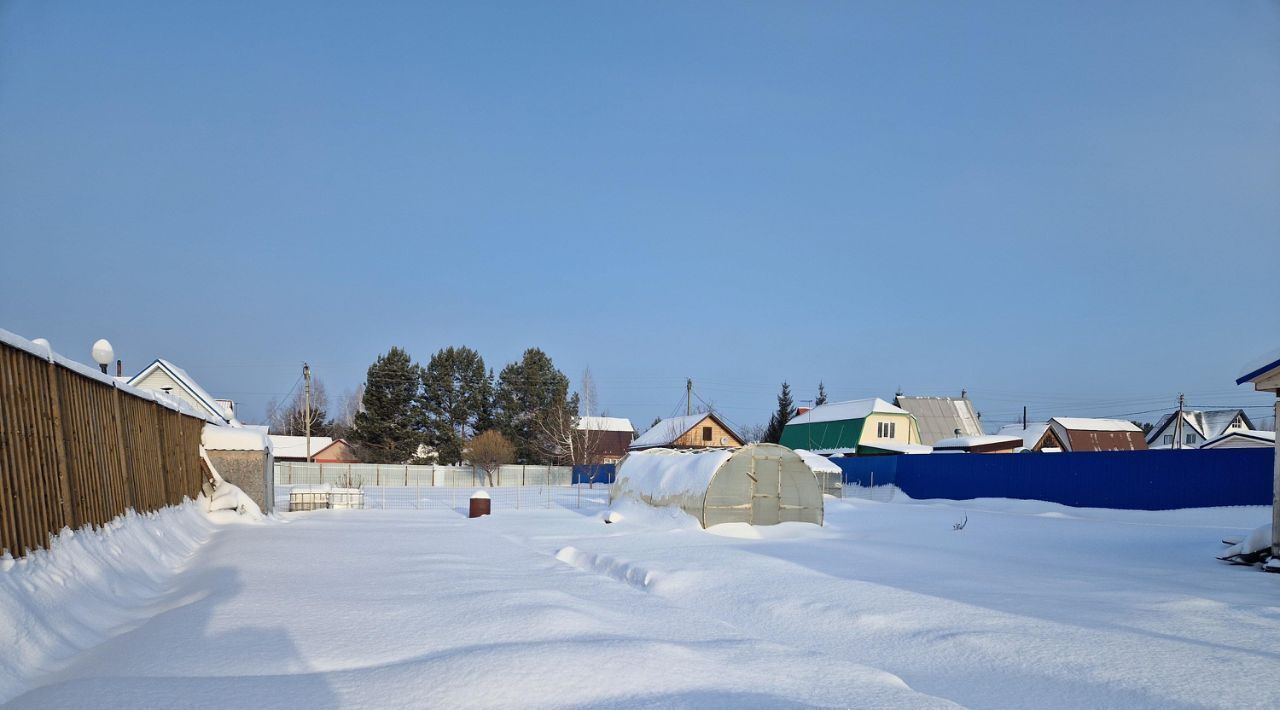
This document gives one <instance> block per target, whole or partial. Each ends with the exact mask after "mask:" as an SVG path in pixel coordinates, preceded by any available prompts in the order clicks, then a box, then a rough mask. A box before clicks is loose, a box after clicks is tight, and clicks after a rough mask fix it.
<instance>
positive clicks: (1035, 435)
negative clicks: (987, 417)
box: [999, 422, 1049, 449]
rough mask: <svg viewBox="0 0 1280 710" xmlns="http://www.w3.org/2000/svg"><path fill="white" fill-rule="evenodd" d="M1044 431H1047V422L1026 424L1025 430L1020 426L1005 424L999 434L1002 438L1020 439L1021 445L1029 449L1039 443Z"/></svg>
mask: <svg viewBox="0 0 1280 710" xmlns="http://www.w3.org/2000/svg"><path fill="white" fill-rule="evenodd" d="M1046 431H1049V423H1048V422H1028V423H1027V428H1026V429H1023V428H1022V425H1021V424H1005V425H1004V426H1002V427H1000V432H999V433H1000V434H1001V435H1002V436H1020V437H1022V445H1023V446H1025V447H1026V448H1028V449H1029V448H1031V447H1033V446H1035V445H1036V444H1037V443H1039V441H1040V439H1042V438H1043V437H1044V433H1045V432H1046Z"/></svg>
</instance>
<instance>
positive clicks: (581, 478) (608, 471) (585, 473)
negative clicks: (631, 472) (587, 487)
mask: <svg viewBox="0 0 1280 710" xmlns="http://www.w3.org/2000/svg"><path fill="white" fill-rule="evenodd" d="M616 473H617V466H615V465H614V464H611V463H602V464H596V465H594V466H574V467H573V482H574V483H603V484H606V485H607V484H610V483H613V478H614V475H615V474H616Z"/></svg>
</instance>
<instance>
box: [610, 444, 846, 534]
mask: <svg viewBox="0 0 1280 710" xmlns="http://www.w3.org/2000/svg"><path fill="white" fill-rule="evenodd" d="M609 497H610V499H611V500H618V499H619V498H631V499H634V500H638V501H641V502H644V503H648V504H649V505H653V506H658V507H678V508H680V509H681V510H683V511H685V512H686V513H688V514H690V515H692V516H693V517H695V518H697V520H698V522H699V523H700V524H701V525H702V526H703V527H710V526H712V525H717V524H720V523H750V524H753V525H773V524H776V523H781V522H808V523H815V524H818V525H821V524H822V487H821V486H820V485H819V483H818V478H817V476H815V475H814V472H813V470H812V469H810V468H809V466H808V464H806V463H805V461H804V459H803V458H801V457H800V455H799V454H797V453H796V452H794V451H792V450H791V449H788V448H786V447H785V446H778V445H777V444H749V445H747V446H744V447H741V448H738V449H710V450H701V451H672V450H670V449H650V450H647V451H635V452H632V453H630V454H628V455H627V456H625V457H623V459H622V461H620V462H619V463H618V474H617V479H616V481H615V483H614V484H613V487H612V488H611V489H610V491H609Z"/></svg>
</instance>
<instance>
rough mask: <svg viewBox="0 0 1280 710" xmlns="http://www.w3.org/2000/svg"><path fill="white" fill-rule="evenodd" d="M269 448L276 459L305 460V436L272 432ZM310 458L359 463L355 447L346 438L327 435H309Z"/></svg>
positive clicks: (319, 461)
mask: <svg viewBox="0 0 1280 710" xmlns="http://www.w3.org/2000/svg"><path fill="white" fill-rule="evenodd" d="M271 449H272V451H273V452H274V454H275V457H276V461H280V462H290V461H292V462H303V461H306V460H307V437H305V436H285V435H282V434H272V435H271ZM311 460H312V462H314V463H360V458H359V457H358V456H356V452H355V449H353V448H352V447H351V444H349V443H347V440H346V439H333V438H331V437H328V436H313V437H311Z"/></svg>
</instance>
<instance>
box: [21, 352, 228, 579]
mask: <svg viewBox="0 0 1280 710" xmlns="http://www.w3.org/2000/svg"><path fill="white" fill-rule="evenodd" d="M65 362H66V361H65V360H64V361H60V362H59V361H54V360H51V359H49V358H46V357H41V356H40V355H37V354H35V353H33V352H29V351H27V350H24V349H23V348H20V347H16V346H14V345H12V344H10V343H9V342H0V549H2V550H7V551H9V552H11V553H12V554H13V555H15V556H20V555H23V554H26V552H28V551H30V550H33V549H37V548H41V547H44V546H45V545H47V544H48V542H49V536H50V535H52V534H55V533H57V532H58V531H59V530H61V529H62V528H64V527H71V528H78V527H80V526H83V525H102V524H104V523H107V522H108V521H110V520H111V519H113V518H115V517H116V516H118V515H120V514H121V513H123V512H125V510H127V509H130V508H132V509H134V510H137V511H151V510H156V509H159V508H162V507H164V506H166V505H173V504H176V503H181V502H182V499H183V498H184V497H195V496H196V495H197V494H198V493H199V491H200V486H201V485H202V483H203V481H204V475H205V474H204V470H203V467H202V466H201V462H200V435H201V432H202V430H203V427H204V425H205V421H204V420H202V419H199V418H197V417H194V416H188V415H187V414H184V413H182V412H179V411H177V410H175V409H170V408H169V407H166V406H164V405H162V404H160V403H159V402H157V401H155V400H154V399H151V398H148V397H146V396H145V395H143V394H140V393H138V392H137V391H136V390H132V389H131V388H127V387H125V388H121V387H119V386H116V385H113V384H111V383H110V382H109V381H104V380H103V379H101V378H97V377H93V376H91V375H88V374H85V373H84V372H82V371H78V370H76V369H74V367H75V366H74V365H73V366H67V365H66V364H65Z"/></svg>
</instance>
